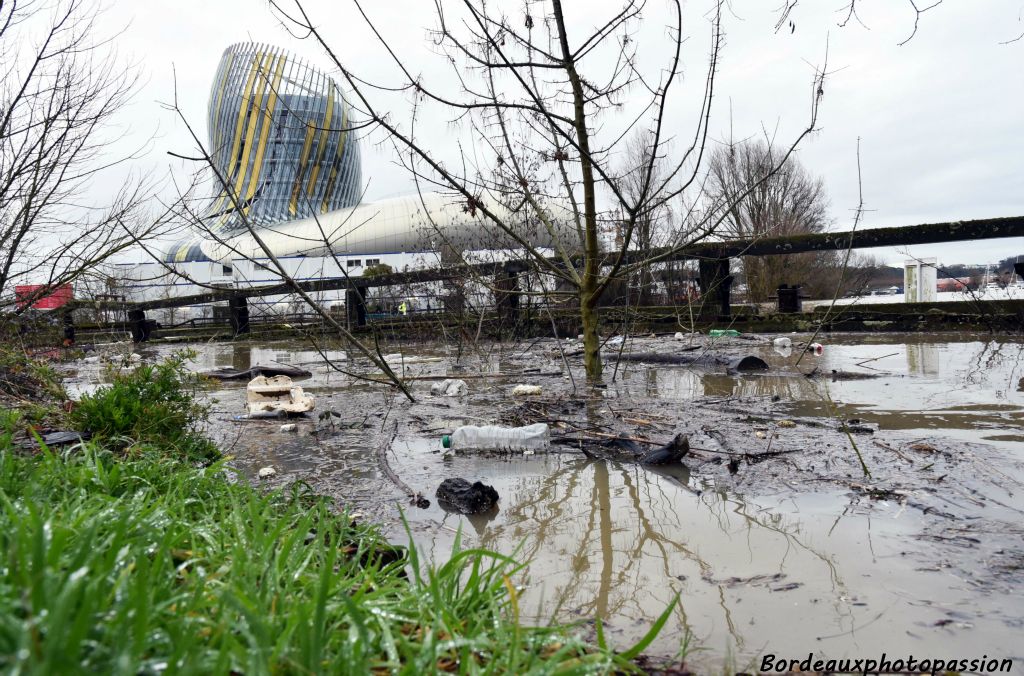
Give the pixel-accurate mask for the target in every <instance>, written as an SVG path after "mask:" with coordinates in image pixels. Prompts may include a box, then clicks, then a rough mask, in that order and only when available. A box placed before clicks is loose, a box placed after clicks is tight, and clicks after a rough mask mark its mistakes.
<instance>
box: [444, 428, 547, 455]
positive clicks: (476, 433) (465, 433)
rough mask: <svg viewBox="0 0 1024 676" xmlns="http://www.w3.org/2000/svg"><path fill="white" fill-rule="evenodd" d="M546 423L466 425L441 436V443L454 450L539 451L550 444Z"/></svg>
mask: <svg viewBox="0 0 1024 676" xmlns="http://www.w3.org/2000/svg"><path fill="white" fill-rule="evenodd" d="M548 442H549V440H548V426H547V424H546V423H537V424H535V425H527V426H526V427H499V426H497V425H484V426H480V427H478V426H475V425H464V426H462V427H459V428H458V429H456V430H455V431H454V432H452V433H451V435H447V434H446V435H445V436H443V437H441V445H442V446H444V447H445V448H451V449H454V450H462V449H479V450H495V451H538V450H542V449H545V448H547V446H548Z"/></svg>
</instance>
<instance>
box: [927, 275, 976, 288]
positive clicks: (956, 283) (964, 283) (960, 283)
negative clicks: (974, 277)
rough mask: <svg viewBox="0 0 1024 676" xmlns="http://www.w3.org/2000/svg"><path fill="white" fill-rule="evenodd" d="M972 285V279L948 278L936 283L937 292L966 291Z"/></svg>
mask: <svg viewBox="0 0 1024 676" xmlns="http://www.w3.org/2000/svg"><path fill="white" fill-rule="evenodd" d="M970 284H971V278H970V277H948V278H945V279H939V280H937V281H936V282H935V286H936V290H937V291H966V290H967V289H968V288H969V287H970Z"/></svg>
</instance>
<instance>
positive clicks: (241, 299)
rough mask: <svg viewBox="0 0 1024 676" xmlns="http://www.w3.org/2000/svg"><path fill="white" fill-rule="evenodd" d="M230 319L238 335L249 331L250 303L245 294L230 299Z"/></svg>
mask: <svg viewBox="0 0 1024 676" xmlns="http://www.w3.org/2000/svg"><path fill="white" fill-rule="evenodd" d="M228 321H229V322H231V330H232V331H233V332H234V334H235V335H236V336H237V335H239V334H242V333H249V305H248V303H247V302H246V299H245V296H232V297H231V298H229V299H228Z"/></svg>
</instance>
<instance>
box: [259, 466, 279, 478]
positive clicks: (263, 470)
mask: <svg viewBox="0 0 1024 676" xmlns="http://www.w3.org/2000/svg"><path fill="white" fill-rule="evenodd" d="M275 474H277V470H276V469H274V468H273V467H260V471H259V472H257V473H256V476H258V477H259V478H261V479H269V478H270V477H272V476H274V475H275Z"/></svg>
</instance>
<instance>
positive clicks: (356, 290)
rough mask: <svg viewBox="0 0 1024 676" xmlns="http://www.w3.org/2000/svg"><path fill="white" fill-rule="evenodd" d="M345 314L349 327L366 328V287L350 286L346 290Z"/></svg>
mask: <svg viewBox="0 0 1024 676" xmlns="http://www.w3.org/2000/svg"><path fill="white" fill-rule="evenodd" d="M345 314H346V315H347V317H348V326H349V328H352V327H353V326H366V287H365V286H350V287H348V288H347V289H345Z"/></svg>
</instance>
